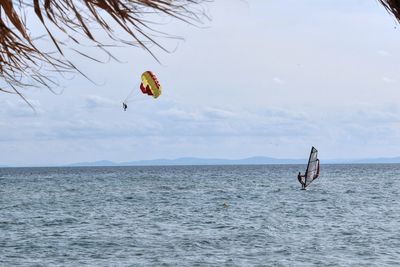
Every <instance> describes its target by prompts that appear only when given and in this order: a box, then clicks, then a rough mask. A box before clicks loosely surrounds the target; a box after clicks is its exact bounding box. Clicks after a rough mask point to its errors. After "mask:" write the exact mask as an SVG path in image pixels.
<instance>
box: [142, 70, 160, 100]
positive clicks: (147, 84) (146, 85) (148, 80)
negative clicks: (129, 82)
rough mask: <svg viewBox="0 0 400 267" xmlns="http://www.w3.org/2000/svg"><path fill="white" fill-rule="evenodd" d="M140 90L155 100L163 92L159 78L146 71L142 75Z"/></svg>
mask: <svg viewBox="0 0 400 267" xmlns="http://www.w3.org/2000/svg"><path fill="white" fill-rule="evenodd" d="M140 90H142V93H143V94H147V95H151V96H153V97H154V98H157V97H159V96H160V95H161V91H162V89H161V85H160V83H159V82H158V80H157V77H156V76H155V75H154V74H153V73H152V72H151V71H146V72H144V73H143V74H142V83H141V84H140Z"/></svg>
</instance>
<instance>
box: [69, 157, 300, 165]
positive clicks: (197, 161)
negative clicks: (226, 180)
mask: <svg viewBox="0 0 400 267" xmlns="http://www.w3.org/2000/svg"><path fill="white" fill-rule="evenodd" d="M306 162H307V160H306V159H276V158H270V157H251V158H245V159H237V160H231V159H204V158H190V157H185V158H178V159H154V160H139V161H129V162H112V161H107V160H102V161H95V162H78V163H73V164H69V165H68V166H71V167H79V166H88V167H95V166H174V165H258V164H260V165H261V164H305V163H306Z"/></svg>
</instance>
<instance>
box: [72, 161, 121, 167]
mask: <svg viewBox="0 0 400 267" xmlns="http://www.w3.org/2000/svg"><path fill="white" fill-rule="evenodd" d="M68 166H70V167H86V166H87V167H100V166H119V164H118V163H115V162H112V161H109V160H100V161H94V162H78V163H72V164H69V165H68Z"/></svg>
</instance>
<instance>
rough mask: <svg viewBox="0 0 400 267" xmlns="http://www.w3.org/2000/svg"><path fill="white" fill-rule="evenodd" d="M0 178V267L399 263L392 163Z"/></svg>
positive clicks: (399, 168) (30, 172)
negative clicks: (313, 171) (305, 181)
mask: <svg viewBox="0 0 400 267" xmlns="http://www.w3.org/2000/svg"><path fill="white" fill-rule="evenodd" d="M304 170H305V166H304V165H254V166H168V167H162V166H159V167H65V168H1V169H0V266H400V195H399V189H400V165H396V164H392V165H391V164H388V165H384V164H376V165H321V176H320V178H319V179H317V180H316V181H314V182H313V183H312V184H311V185H310V186H309V187H307V190H300V188H301V187H300V184H299V183H298V181H297V173H298V172H299V171H302V172H304Z"/></svg>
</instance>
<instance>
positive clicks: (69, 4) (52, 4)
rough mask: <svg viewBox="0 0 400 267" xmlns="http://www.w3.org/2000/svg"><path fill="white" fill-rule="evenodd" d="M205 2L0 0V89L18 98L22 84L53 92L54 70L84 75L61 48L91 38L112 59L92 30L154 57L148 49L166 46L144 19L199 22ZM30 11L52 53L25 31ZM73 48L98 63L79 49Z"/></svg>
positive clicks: (85, 41)
mask: <svg viewBox="0 0 400 267" xmlns="http://www.w3.org/2000/svg"><path fill="white" fill-rule="evenodd" d="M208 1H209V0H29V1H28V0H0V63H1V64H0V79H1V80H2V81H3V82H4V83H2V84H0V91H2V92H7V93H16V94H18V95H20V96H22V95H21V94H20V92H19V90H20V89H21V88H27V87H32V86H45V87H47V88H49V89H50V90H51V88H52V87H53V86H54V85H55V84H56V81H55V79H52V78H50V77H51V76H48V74H49V73H51V72H53V71H55V72H56V73H69V72H73V73H74V72H79V73H81V74H82V75H84V74H83V73H82V72H80V71H79V69H78V68H77V67H76V66H75V65H74V64H73V63H72V62H71V61H70V60H69V59H68V57H67V56H65V51H64V50H65V49H68V48H69V47H76V46H78V47H79V46H80V45H82V44H83V43H85V44H86V43H87V42H89V43H91V44H92V46H93V47H95V48H96V49H101V50H102V51H104V52H106V53H107V54H108V55H109V56H110V57H112V55H111V54H110V53H109V52H108V51H107V48H108V47H109V45H106V44H105V43H103V42H102V41H100V40H98V39H97V38H96V36H95V34H94V33H93V31H92V29H94V28H97V29H98V28H100V29H101V30H102V31H103V32H105V33H106V34H107V35H108V37H109V38H110V40H111V41H113V42H114V44H121V43H122V44H125V45H131V46H138V47H142V48H144V49H146V50H147V51H148V52H149V53H150V54H151V55H153V56H154V57H155V55H154V54H153V51H152V49H151V47H152V46H154V45H155V46H157V47H159V48H161V49H164V47H163V46H162V45H161V44H160V43H159V42H158V41H157V40H156V39H157V37H156V36H155V35H156V34H157V35H159V34H160V33H159V32H157V31H156V30H154V29H153V28H152V26H153V25H154V24H152V21H149V20H148V19H154V18H155V16H157V15H160V16H163V17H173V18H176V19H178V20H181V21H184V22H186V23H190V24H199V23H201V22H202V20H203V19H204V18H205V17H206V16H205V12H204V10H203V7H202V3H204V2H208ZM29 12H31V13H34V14H36V16H37V18H38V19H39V21H40V23H41V25H42V26H43V29H44V31H45V32H47V36H48V37H49V38H50V39H51V42H52V43H53V45H54V48H55V49H54V51H52V52H45V51H43V49H40V48H39V47H38V44H37V41H38V40H39V39H41V38H42V37H40V36H32V35H31V33H30V32H29V29H28V25H27V22H26V15H25V14H27V13H29ZM153 22H154V21H153ZM115 25H117V26H115ZM116 27H117V28H119V29H116ZM120 30H122V31H124V32H125V33H127V34H128V36H129V39H128V40H125V39H121V38H119V37H118V36H117V34H116V32H118V31H120ZM76 36H78V37H76ZM61 39H62V40H63V41H61ZM71 42H72V43H73V45H72V46H71ZM73 49H74V51H75V52H77V53H78V54H80V55H82V56H85V57H88V58H90V59H92V60H96V61H99V60H98V59H96V58H93V57H91V56H89V55H87V54H86V53H85V52H83V51H82V50H79V49H75V48H73Z"/></svg>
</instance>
